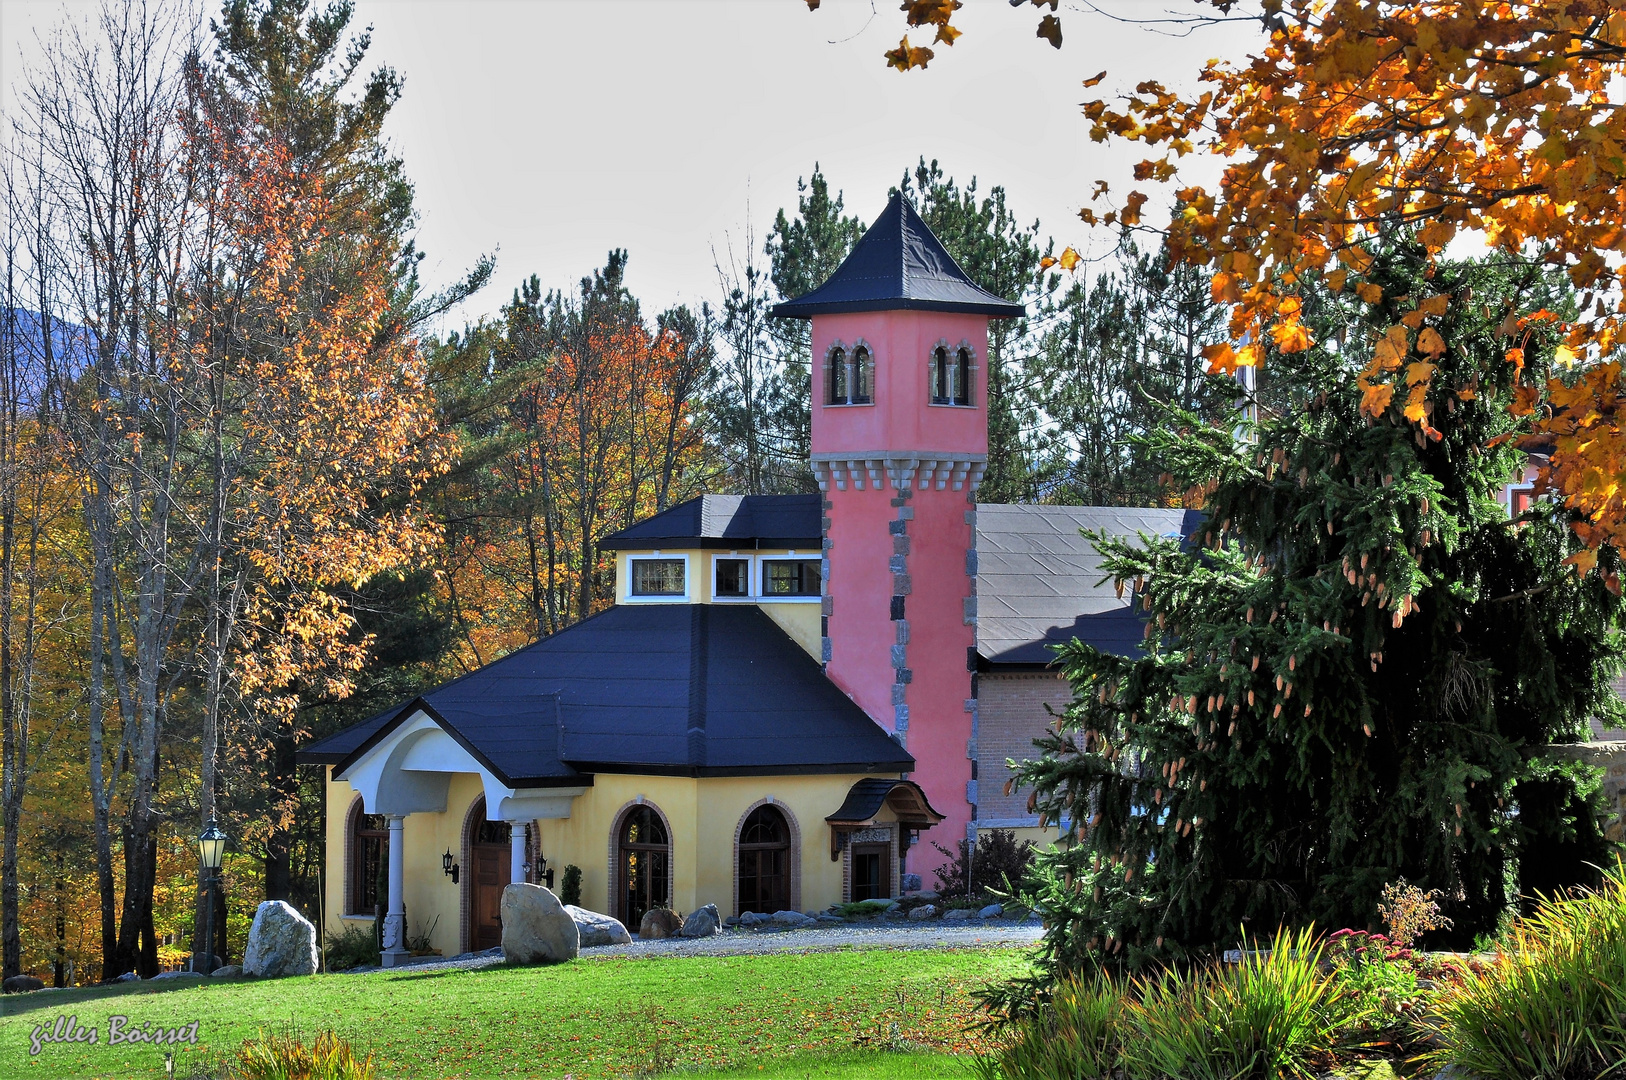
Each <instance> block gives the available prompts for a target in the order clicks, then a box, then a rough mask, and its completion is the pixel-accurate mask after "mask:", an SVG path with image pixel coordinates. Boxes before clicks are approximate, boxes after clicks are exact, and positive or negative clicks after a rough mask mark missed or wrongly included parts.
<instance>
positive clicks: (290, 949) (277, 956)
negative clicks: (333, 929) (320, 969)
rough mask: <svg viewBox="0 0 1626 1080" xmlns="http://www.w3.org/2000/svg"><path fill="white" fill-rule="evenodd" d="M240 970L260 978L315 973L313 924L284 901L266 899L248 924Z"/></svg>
mask: <svg viewBox="0 0 1626 1080" xmlns="http://www.w3.org/2000/svg"><path fill="white" fill-rule="evenodd" d="M243 971H244V972H246V973H247V974H249V975H256V976H258V977H259V978H262V979H275V978H279V977H280V976H283V975H314V974H316V927H314V926H312V925H311V923H310V920H309V919H307V918H305V916H303V915H301V914H300V913H299V912H297V911H295V910H294V909H293V906H292V905H291V904H288V903H287V902H286V901H283V900H267V901H265V902H264V903H263V904H261V905H260V906H259V907H258V908H257V909H255V912H254V922H253V923H252V924H251V925H250V926H249V928H248V948H246V949H244V950H243Z"/></svg>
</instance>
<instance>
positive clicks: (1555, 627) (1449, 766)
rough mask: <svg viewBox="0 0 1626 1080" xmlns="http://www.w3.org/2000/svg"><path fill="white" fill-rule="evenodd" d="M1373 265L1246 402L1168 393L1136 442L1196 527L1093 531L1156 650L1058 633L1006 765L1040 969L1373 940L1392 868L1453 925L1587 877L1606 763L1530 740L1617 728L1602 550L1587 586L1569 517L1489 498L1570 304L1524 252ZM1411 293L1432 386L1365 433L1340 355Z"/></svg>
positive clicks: (1615, 612) (1379, 342) (1406, 257)
mask: <svg viewBox="0 0 1626 1080" xmlns="http://www.w3.org/2000/svg"><path fill="white" fill-rule="evenodd" d="M1377 254H1378V260H1377V263H1376V264H1375V269H1374V271H1373V273H1374V275H1375V276H1374V277H1373V278H1372V279H1371V280H1373V281H1375V282H1377V283H1379V284H1381V286H1382V288H1383V291H1384V296H1385V297H1393V298H1396V299H1394V300H1393V301H1386V302H1385V304H1384V305H1382V306H1380V307H1378V308H1369V307H1368V306H1367V305H1364V304H1362V303H1360V302H1358V301H1356V300H1355V299H1354V298H1346V297H1345V296H1342V295H1338V294H1334V293H1332V292H1330V291H1327V290H1325V289H1322V290H1319V291H1317V292H1315V293H1313V294H1312V296H1313V298H1314V301H1315V302H1314V303H1307V304H1306V310H1305V312H1304V318H1305V320H1306V322H1309V323H1312V324H1314V325H1316V328H1317V332H1316V334H1315V340H1316V341H1318V342H1331V343H1332V344H1331V345H1329V346H1327V347H1321V346H1317V347H1313V348H1311V349H1309V350H1306V351H1301V352H1295V353H1287V354H1280V355H1273V356H1271V358H1270V361H1269V364H1268V365H1267V366H1266V368H1265V369H1264V370H1265V372H1266V373H1267V374H1268V376H1269V378H1270V380H1271V381H1270V383H1269V385H1268V386H1267V387H1265V388H1264V389H1263V390H1262V392H1261V398H1262V400H1257V401H1250V402H1247V403H1246V404H1247V405H1248V406H1249V407H1250V408H1251V409H1253V410H1254V411H1255V418H1253V419H1249V418H1247V416H1246V415H1241V414H1239V415H1237V416H1235V417H1233V422H1232V423H1227V424H1223V425H1212V424H1205V423H1203V422H1202V421H1201V419H1200V418H1199V417H1198V416H1196V415H1195V414H1193V413H1191V412H1189V411H1183V410H1178V409H1171V410H1170V411H1169V416H1168V422H1167V423H1166V424H1165V425H1164V426H1163V427H1162V428H1153V429H1152V431H1151V432H1150V433H1149V434H1148V435H1147V436H1146V443H1147V446H1148V448H1149V450H1150V451H1151V452H1152V453H1153V454H1154V456H1156V457H1157V458H1159V459H1161V460H1162V461H1163V463H1164V467H1165V468H1167V469H1168V470H1169V472H1170V473H1172V474H1173V476H1174V478H1175V481H1176V483H1177V484H1178V485H1180V486H1182V487H1184V488H1185V489H1186V490H1187V492H1188V495H1189V497H1190V498H1191V499H1193V500H1194V501H1195V502H1200V504H1201V505H1202V507H1203V511H1202V517H1201V518H1200V520H1199V523H1198V524H1197V526H1196V529H1195V532H1194V535H1192V536H1191V537H1189V538H1188V539H1187V540H1186V541H1181V540H1179V539H1173V538H1154V537H1144V538H1141V540H1139V541H1133V542H1126V541H1122V540H1114V539H1110V538H1108V537H1106V536H1104V535H1102V536H1098V537H1096V544H1097V546H1098V547H1099V549H1100V550H1101V552H1102V554H1103V555H1104V556H1105V558H1106V562H1105V567H1106V570H1107V572H1108V573H1110V574H1111V575H1112V577H1113V578H1114V579H1115V581H1116V583H1117V585H1118V588H1119V589H1120V591H1121V593H1122V592H1126V591H1127V592H1128V595H1130V596H1131V597H1132V600H1133V607H1134V609H1135V610H1136V611H1137V612H1141V613H1144V617H1145V619H1146V620H1147V622H1146V628H1147V638H1146V643H1145V652H1144V653H1143V654H1141V655H1135V656H1128V657H1120V656H1112V655H1108V654H1105V653H1102V652H1099V651H1097V650H1095V649H1093V648H1091V647H1089V646H1087V645H1084V644H1081V643H1078V642H1074V643H1072V644H1070V645H1068V646H1066V647H1065V648H1064V649H1062V650H1061V653H1060V656H1059V662H1060V663H1061V664H1062V665H1063V667H1064V670H1065V673H1066V677H1067V678H1068V680H1069V682H1070V683H1071V685H1072V688H1073V693H1074V700H1073V702H1072V703H1071V705H1069V706H1068V707H1067V709H1066V710H1065V712H1064V713H1063V714H1062V715H1060V716H1058V718H1057V720H1056V723H1055V730H1054V733H1053V734H1050V735H1048V736H1047V737H1046V738H1045V739H1043V740H1042V741H1041V742H1040V743H1039V746H1040V748H1041V749H1042V751H1043V754H1042V756H1041V757H1040V758H1039V759H1038V760H1036V761H1030V762H1025V763H1023V764H1022V765H1021V766H1019V767H1018V769H1017V774H1016V778H1015V779H1014V780H1013V783H1017V784H1021V785H1023V786H1031V787H1032V788H1033V791H1034V794H1033V797H1032V803H1031V806H1032V808H1033V809H1034V810H1036V811H1037V812H1038V813H1039V814H1040V815H1041V818H1042V819H1043V820H1044V821H1047V822H1049V823H1052V824H1055V823H1058V822H1059V823H1061V826H1062V829H1063V837H1062V842H1061V843H1060V844H1058V845H1057V846H1056V848H1055V849H1054V850H1052V851H1050V852H1048V853H1046V854H1045V855H1043V856H1042V857H1041V860H1040V866H1039V869H1038V872H1037V877H1036V881H1035V885H1034V891H1035V895H1034V896H1033V897H1032V899H1034V900H1035V902H1037V903H1039V904H1040V905H1041V906H1042V907H1043V909H1044V910H1046V911H1047V912H1048V923H1049V929H1048V931H1047V937H1046V960H1045V965H1044V971H1045V972H1047V973H1048V974H1054V973H1055V972H1056V970H1057V969H1058V968H1075V967H1078V966H1081V965H1085V964H1087V963H1090V962H1093V961H1102V960H1105V961H1107V962H1109V963H1118V964H1129V965H1131V966H1133V965H1137V964H1141V963H1145V962H1148V961H1152V960H1157V959H1163V958H1168V957H1170V956H1178V955H1183V954H1190V953H1192V952H1203V951H1206V950H1208V949H1212V948H1215V947H1218V946H1223V945H1229V944H1232V943H1235V942H1237V941H1238V940H1239V938H1241V937H1242V936H1244V935H1251V934H1255V933H1258V934H1263V933H1268V932H1270V931H1273V930H1274V929H1275V928H1276V927H1277V925H1278V924H1279V923H1283V922H1285V923H1289V924H1297V925H1303V924H1307V923H1312V922H1313V923H1314V924H1315V925H1317V926H1320V927H1322V928H1325V929H1332V928H1337V927H1341V926H1355V927H1366V926H1372V925H1374V924H1375V923H1376V919H1377V912H1376V904H1377V899H1378V895H1379V892H1380V890H1381V889H1382V887H1383V885H1384V884H1385V883H1386V882H1389V881H1392V880H1394V879H1395V878H1398V877H1401V876H1404V877H1406V878H1407V879H1408V880H1409V881H1412V882H1414V883H1416V884H1418V885H1421V886H1422V887H1424V888H1429V889H1440V890H1442V891H1443V892H1444V894H1445V896H1446V897H1447V898H1448V899H1447V903H1446V906H1447V913H1448V914H1449V915H1450V916H1451V917H1452V918H1453V919H1454V920H1455V931H1454V934H1455V938H1456V939H1457V940H1463V941H1465V940H1471V939H1472V937H1473V935H1475V934H1476V933H1480V932H1483V931H1486V930H1489V929H1490V928H1492V927H1493V926H1494V925H1495V923H1496V920H1497V918H1498V916H1499V915H1500V914H1501V913H1502V912H1503V911H1504V910H1506V909H1507V908H1508V907H1509V905H1510V903H1511V902H1512V901H1513V896H1512V883H1513V882H1515V881H1516V882H1517V887H1518V888H1519V889H1520V890H1525V891H1528V890H1533V889H1552V888H1554V887H1558V886H1561V885H1565V884H1570V883H1573V882H1576V881H1579V880H1584V879H1585V878H1586V877H1587V875H1588V874H1589V873H1590V871H1589V869H1588V868H1587V867H1586V866H1585V865H1584V863H1585V862H1586V861H1588V860H1590V861H1591V862H1593V863H1596V862H1598V861H1600V858H1601V857H1602V855H1603V846H1602V841H1601V839H1600V837H1599V835H1598V832H1597V827H1596V820H1595V817H1594V813H1593V806H1592V804H1591V802H1590V799H1591V793H1592V791H1593V790H1594V789H1595V786H1596V780H1595V776H1594V775H1593V774H1592V773H1591V772H1590V771H1589V770H1587V769H1585V768H1582V767H1577V766H1571V765H1559V764H1550V763H1546V762H1544V761H1543V760H1542V759H1541V758H1540V756H1539V754H1537V753H1536V750H1537V748H1539V747H1540V746H1541V745H1542V744H1544V743H1550V742H1558V741H1566V740H1573V739H1578V738H1584V737H1585V736H1584V731H1585V727H1586V724H1587V720H1588V718H1589V717H1590V716H1606V717H1615V716H1618V715H1619V714H1620V711H1621V704H1620V702H1619V700H1618V699H1617V698H1616V697H1615V696H1614V694H1613V693H1612V691H1611V689H1610V685H1609V679H1610V677H1611V675H1612V674H1613V673H1614V672H1615V671H1616V670H1617V669H1618V668H1619V666H1620V661H1619V653H1620V646H1621V636H1620V632H1619V620H1620V616H1621V602H1620V599H1619V594H1620V578H1619V571H1620V565H1619V564H1620V560H1619V558H1618V556H1616V555H1615V554H1614V553H1613V552H1612V551H1604V552H1602V553H1600V555H1599V557H1598V563H1597V566H1596V568H1595V569H1594V570H1591V571H1590V572H1586V573H1584V574H1580V573H1577V569H1578V568H1577V566H1575V565H1574V563H1575V562H1576V561H1580V562H1581V563H1582V565H1583V567H1584V566H1585V562H1586V557H1585V556H1584V555H1583V556H1581V558H1580V559H1579V560H1577V559H1576V558H1575V556H1576V554H1577V553H1578V552H1580V551H1581V545H1580V544H1579V542H1578V541H1577V539H1576V537H1575V535H1574V533H1573V532H1572V530H1571V529H1570V528H1569V526H1568V522H1567V520H1566V518H1565V512H1564V511H1563V509H1562V508H1561V507H1560V506H1557V505H1555V504H1553V503H1551V502H1546V501H1538V502H1537V503H1536V504H1535V506H1534V507H1532V508H1531V509H1530V510H1529V511H1528V512H1525V513H1521V514H1520V515H1518V516H1517V517H1516V518H1514V519H1512V520H1510V519H1509V515H1508V513H1507V511H1506V510H1505V509H1504V508H1503V506H1502V505H1501V504H1500V503H1499V502H1498V501H1497V494H1498V491H1499V489H1500V488H1501V486H1502V485H1503V484H1504V483H1506V482H1507V480H1508V479H1509V478H1510V477H1511V476H1513V475H1515V473H1516V472H1517V471H1518V470H1519V469H1521V468H1522V466H1523V462H1524V460H1525V451H1524V450H1522V449H1520V443H1519V440H1520V436H1521V433H1522V432H1523V431H1525V430H1527V429H1528V424H1529V421H1528V420H1525V421H1520V420H1518V419H1516V418H1514V417H1513V416H1512V415H1511V414H1510V412H1509V402H1510V401H1511V400H1512V399H1513V398H1514V395H1515V392H1516V391H1517V390H1519V389H1520V388H1522V387H1527V386H1540V385H1543V384H1544V375H1545V372H1546V370H1547V369H1548V367H1549V366H1550V364H1551V357H1552V354H1553V349H1554V346H1555V345H1556V343H1557V341H1558V340H1559V339H1558V335H1557V333H1556V331H1555V330H1554V329H1553V327H1554V326H1555V323H1556V320H1554V319H1552V318H1551V317H1550V312H1549V311H1548V310H1546V309H1548V308H1552V309H1557V310H1559V311H1560V312H1562V311H1563V309H1564V306H1565V305H1566V304H1569V303H1572V300H1571V298H1570V297H1569V295H1568V294H1567V292H1566V291H1565V290H1564V289H1563V288H1562V287H1560V286H1558V285H1555V284H1554V283H1553V282H1552V281H1550V280H1548V279H1545V278H1542V277H1540V276H1539V275H1537V274H1535V273H1534V272H1531V271H1527V270H1522V269H1521V270H1510V269H1505V268H1501V267H1498V266H1496V265H1493V264H1477V263H1457V264H1450V265H1442V266H1439V267H1437V268H1436V269H1435V270H1434V271H1432V272H1428V271H1426V270H1425V269H1424V262H1423V259H1422V255H1421V251H1420V249H1418V248H1416V247H1414V246H1412V245H1410V244H1407V243H1400V242H1395V243H1391V244H1389V245H1388V246H1387V247H1386V248H1385V249H1384V250H1381V251H1379V252H1378V253H1377ZM1419 305H1420V306H1419ZM1414 308H1418V309H1419V310H1420V311H1424V312H1427V313H1428V314H1426V315H1417V316H1412V317H1411V319H1412V322H1411V323H1409V324H1407V328H1408V329H1410V330H1414V331H1417V335H1416V341H1417V348H1419V349H1421V350H1422V352H1420V353H1416V352H1408V350H1409V346H1407V347H1402V348H1401V349H1400V354H1401V355H1399V356H1398V357H1397V359H1399V360H1401V361H1403V362H1406V363H1410V364H1414V365H1422V366H1425V367H1427V368H1428V370H1426V371H1425V370H1422V368H1421V367H1420V368H1418V369H1417V370H1416V371H1415V374H1416V376H1417V383H1418V384H1419V385H1423V386H1425V388H1426V387H1433V388H1435V389H1434V390H1433V392H1432V393H1430V394H1426V395H1418V399H1417V400H1416V401H1415V402H1414V401H1410V400H1409V399H1408V400H1407V401H1404V402H1403V401H1400V400H1396V401H1395V402H1393V404H1392V407H1391V408H1390V409H1389V410H1388V411H1387V412H1386V413H1384V415H1383V416H1382V417H1381V418H1380V419H1379V420H1377V421H1375V422H1374V421H1372V420H1370V419H1368V418H1367V416H1365V415H1363V414H1362V412H1361V402H1362V396H1363V393H1365V390H1366V388H1365V386H1364V380H1358V379H1357V378H1356V373H1358V372H1359V371H1361V369H1362V366H1363V365H1364V364H1365V363H1366V362H1367V360H1368V359H1369V358H1370V357H1371V355H1372V353H1373V350H1374V348H1379V349H1385V348H1387V349H1391V350H1392V349H1394V348H1395V346H1396V342H1397V336H1396V335H1395V334H1394V333H1393V331H1392V330H1391V324H1400V323H1401V322H1402V321H1403V318H1404V317H1405V313H1406V312H1411V311H1412V310H1413V309H1414ZM1398 328H1399V326H1398V325H1396V326H1395V329H1398ZM1442 336H1443V339H1444V340H1447V341H1451V342H1456V343H1461V344H1462V346H1463V347H1462V348H1460V349H1459V348H1455V347H1453V348H1452V349H1450V350H1445V349H1443V348H1439V347H1438V343H1439V342H1440V340H1441V337H1442ZM1510 339H1511V340H1510ZM1340 342H1341V343H1342V344H1341V345H1340V344H1339V343H1340ZM1509 345H1518V346H1520V347H1522V349H1523V354H1522V355H1523V364H1522V368H1521V367H1520V366H1519V365H1518V364H1515V363H1512V362H1509V361H1508V360H1507V359H1506V358H1505V354H1506V353H1507V351H1508V346H1509ZM1429 376H1432V377H1433V378H1432V382H1427V381H1426V380H1427V378H1428V377H1429ZM1526 392H1527V393H1528V391H1526ZM1407 406H1411V407H1413V408H1414V410H1416V409H1420V410H1421V411H1422V413H1423V415H1424V416H1425V417H1427V419H1428V422H1429V424H1430V425H1431V426H1432V429H1433V430H1434V431H1435V432H1436V435H1435V436H1433V437H1426V436H1422V435H1415V434H1414V432H1417V431H1418V430H1419V429H1418V428H1417V427H1415V426H1414V425H1412V424H1410V423H1408V422H1406V421H1405V420H1404V419H1403V418H1402V415H1401V413H1402V409H1403V408H1405V407H1407Z"/></svg>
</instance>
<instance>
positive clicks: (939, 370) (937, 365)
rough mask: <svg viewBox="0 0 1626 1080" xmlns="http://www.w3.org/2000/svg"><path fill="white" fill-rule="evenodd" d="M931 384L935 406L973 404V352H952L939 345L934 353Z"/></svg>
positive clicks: (961, 348) (965, 349)
mask: <svg viewBox="0 0 1626 1080" xmlns="http://www.w3.org/2000/svg"><path fill="white" fill-rule="evenodd" d="M931 383H932V404H933V405H969V404H971V350H970V349H968V348H966V347H964V346H961V347H960V348H958V349H955V350H954V351H952V352H950V351H949V348H948V346H946V345H939V346H938V347H937V348H936V349H935V350H933V352H932V367H931Z"/></svg>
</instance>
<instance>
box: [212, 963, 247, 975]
mask: <svg viewBox="0 0 1626 1080" xmlns="http://www.w3.org/2000/svg"><path fill="white" fill-rule="evenodd" d="M209 974H210V976H211V977H213V978H216V979H240V978H242V977H243V965H242V964H227V965H226V966H225V967H217V968H215V969H214V970H213V971H211V972H210V973H209Z"/></svg>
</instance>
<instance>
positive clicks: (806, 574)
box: [762, 559, 823, 600]
mask: <svg viewBox="0 0 1626 1080" xmlns="http://www.w3.org/2000/svg"><path fill="white" fill-rule="evenodd" d="M822 582H823V579H822V577H821V575H820V573H819V560H818V559H763V560H762V598H763V599H764V600H776V599H779V598H781V597H786V596H797V597H808V596H818V595H819V593H820V591H821V589H820V586H821V584H822Z"/></svg>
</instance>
